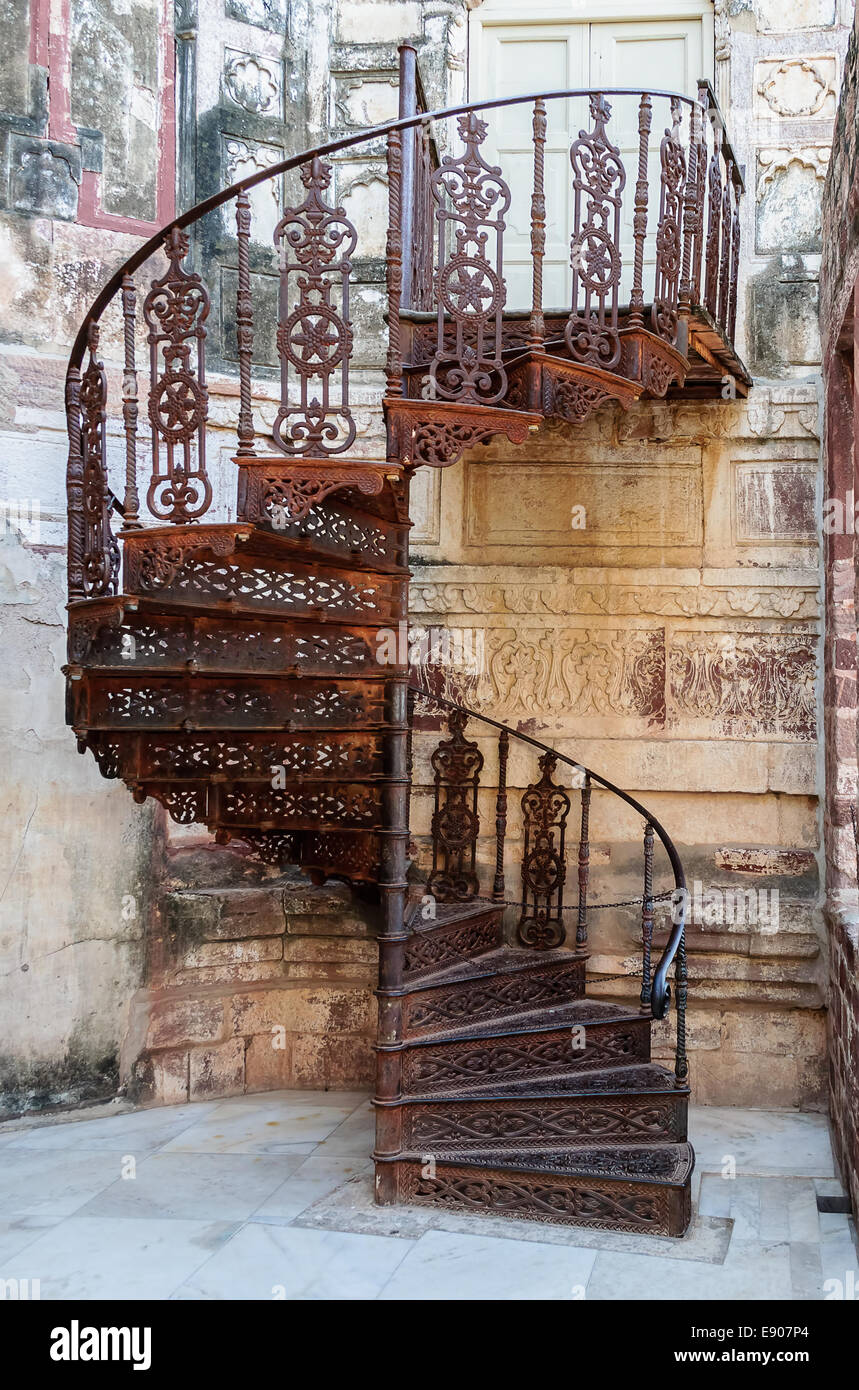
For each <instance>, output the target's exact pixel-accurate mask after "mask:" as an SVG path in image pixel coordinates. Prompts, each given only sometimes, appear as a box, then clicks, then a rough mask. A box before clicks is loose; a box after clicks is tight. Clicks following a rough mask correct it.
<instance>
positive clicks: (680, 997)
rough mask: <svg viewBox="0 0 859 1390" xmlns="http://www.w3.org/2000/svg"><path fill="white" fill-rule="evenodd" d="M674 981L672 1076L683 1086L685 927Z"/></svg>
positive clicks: (685, 1070)
mask: <svg viewBox="0 0 859 1390" xmlns="http://www.w3.org/2000/svg"><path fill="white" fill-rule="evenodd" d="M674 982H675V988H676V990H677V1051H676V1053H675V1058H674V1077H675V1080H676V1082H677V1085H678V1086H685V1085H686V1082H687V1080H688V1078H689V1062H688V1060H687V1057H686V928H685V926H684V928H683V931H682V932H681V935H680V944H679V945H678V947H677V959H676V962H675V966H674Z"/></svg>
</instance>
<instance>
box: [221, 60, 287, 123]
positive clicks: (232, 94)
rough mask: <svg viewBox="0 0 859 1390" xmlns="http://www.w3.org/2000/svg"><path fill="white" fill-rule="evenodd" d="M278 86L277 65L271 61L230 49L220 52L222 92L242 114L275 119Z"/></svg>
mask: <svg viewBox="0 0 859 1390" xmlns="http://www.w3.org/2000/svg"><path fill="white" fill-rule="evenodd" d="M282 85H283V84H282V76H281V68H280V64H279V63H277V62H275V61H274V59H271V58H261V57H259V56H258V55H257V54H254V53H240V52H238V51H237V50H236V49H234V48H227V49H225V50H224V91H225V92H226V94H227V96H228V97H229V99H230V101H233V102H235V104H236V106H240V107H241V108H242V110H243V111H250V112H251V113H252V114H253V115H256V116H274V115H279V114H280V109H281V92H282Z"/></svg>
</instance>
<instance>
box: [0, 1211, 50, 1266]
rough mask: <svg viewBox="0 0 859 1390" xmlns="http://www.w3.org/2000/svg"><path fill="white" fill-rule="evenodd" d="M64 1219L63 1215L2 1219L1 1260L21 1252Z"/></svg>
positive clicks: (0, 1231) (0, 1228) (0, 1230)
mask: <svg viewBox="0 0 859 1390" xmlns="http://www.w3.org/2000/svg"><path fill="white" fill-rule="evenodd" d="M62 1219H63V1218H62V1217H61V1216H19V1217H18V1218H17V1219H16V1220H13V1221H0V1260H5V1259H8V1258H9V1257H10V1256H12V1255H17V1254H19V1253H20V1252H21V1251H22V1250H25V1249H26V1247H27V1246H28V1245H32V1244H33V1241H34V1240H38V1239H39V1236H40V1235H43V1234H44V1232H45V1231H49V1230H50V1229H51V1228H52V1227H53V1226H56V1225H58V1224H59V1222H60V1221H62Z"/></svg>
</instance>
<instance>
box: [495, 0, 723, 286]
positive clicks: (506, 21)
mask: <svg viewBox="0 0 859 1390" xmlns="http://www.w3.org/2000/svg"><path fill="white" fill-rule="evenodd" d="M650 9H651V6H650V5H649V4H648V3H647V0H637V3H634V2H633V0H617V2H616V3H615V0H589V3H588V5H587V7H585V6H581V7H579V6H571V4H570V0H566V3H565V4H563V3H561V2H560V0H556V3H552V0H545V3H544V4H543V5H538V6H536V7H533V8H532V7H528V8H526V7H524V6H522V5H521V4H518V5H511V3H510V0H484V4H483V5H482V6H481V7H480V9H478V10H473V11H472V12H471V14H470V16H469V24H470V66H469V79H470V80H469V94H470V96H471V97H472V98H473V99H475V100H481V99H486V100H492V99H495V98H499V97H509V96H517V95H519V94H521V93H525V92H529V91H543V92H548V91H554V90H558V89H563V88H571V87H583V88H594V87H597V88H598V87H638V88H641V87H646V88H648V89H649V90H651V91H653V90H663V91H672V92H681V93H684V94H686V95H688V96H694V95H695V92H696V89H697V82H698V78H699V77H702V76H707V75H711V73H712V65H713V59H712V49H713V42H712V37H713V36H712V29H713V23H712V6H711V4H710V0H662V4H661V5H659V4H657V5H656V7H655V14H653V16H652V17H651V15H650V13H649V11H650ZM582 10H586V13H587V14H588V16H589V17H588V19H587V20H586V19H584V18H582V17H581V12H582ZM660 14H668V15H669V16H671V17H668V18H660V17H659V16H660ZM639 15H641V16H642V17H641V18H634V17H633V16H639ZM603 16H604V17H603ZM611 104H612V109H613V115H612V120H611V124H610V128H609V134H610V136H611V138H612V140H613V141H614V143H615V144H618V145H619V146H620V149H621V154H622V157H623V161H624V166H625V168H626V174H627V190H626V192H625V195H624V207H623V225H622V254H623V280H622V285H621V302H623V301H625V300H626V299H628V297H629V287H630V281H631V275H632V211H633V193H634V183H635V179H636V175H637V167H638V102H637V99H636V98H632V97H618V98H613V99H611ZM668 117H669V108H668V102H667V101H660V102H656V101H655V102H654V109H653V130H652V136H651V146H652V155H651V160H650V200H649V201H650V209H651V211H650V217H649V235H648V242H647V248H646V257H645V263H646V267H647V269H646V271H645V277H646V278H645V285H646V286H647V285H648V283H649V281H651V280H652V273H651V274H650V275H648V273H647V271H648V270H649V268H650V267H651V266H652V264H653V257H654V246H653V238H654V235H655V227H656V218H657V214H658V207H659V153H658V151H659V140H660V139H661V137H662V132H663V130H664V129H665V126H666V124H667V122H668ZM531 118H532V109H531V107H530V105H528V104H524V105H522V106H517V107H513V108H510V109H508V110H506V111H495V112H491V113H490V114H489V116H488V121H489V137H488V139H487V142H486V147H485V149H486V154H487V158H490V159H491V160H492V161H493V162H496V163H498V164H500V165H501V167H502V170H503V173H504V177H505V179H506V180H507V182H508V183H509V185H510V188H511V191H512V195H513V198H512V203H511V207H510V211H509V213H508V219H507V220H508V229H507V231H506V233H505V237H504V265H505V278H506V280H507V294H508V299H507V302H508V306H509V307H510V308H511V309H513V308H517V309H518V308H527V307H528V306H529V304H530V301H531V253H530V213H531V184H532V178H533V157H534V152H533V145H532V142H531ZM687 122H688V108H685V110H684V121H683V128H684V134H685V133H686V132H687V130H688V126H687ZM589 125H590V119H589V116H588V110H587V103H586V101H584V99H571V100H568V101H553V102H549V103H548V128H547V138H546V177H545V183H546V215H547V217H546V220H547V228H546V230H547V238H546V257H545V262H544V272H543V285H544V289H543V303H544V305H545V307H546V308H547V309H549V308H557V309H565V308H566V307H568V302H569V296H570V288H571V272H570V233H571V226H572V174H571V168H570V157H569V152H570V145H571V144H572V142H573V140H575V139H576V138H577V137H578V135H579V132H580V131H581V130H582V129H587V128H589Z"/></svg>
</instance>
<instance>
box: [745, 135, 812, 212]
mask: <svg viewBox="0 0 859 1390" xmlns="http://www.w3.org/2000/svg"><path fill="white" fill-rule="evenodd" d="M830 153H831V149H830V146H829V145H807V146H804V147H803V148H801V149H797V148H796V147H793V148H790V147H787V146H782V147H781V148H779V149H773V148H769V149H763V150H759V151H758V164H759V166H760V174H759V177H758V187H757V193H756V197H757V199H758V202H760V200H761V198H762V197H763V195H764V194H765V193H766V191H767V188H768V187H769V185H770V184H771V183H772V182H773V180H774V179H775V178H776V176H777V175H778V174H780V173H784V171H785V170H786V169H788V168H789V167H790V165H791V164H799V165H801V166H802V168H804V169H813V170H814V173H815V174H816V176H817V178H818V179H819V180H820V181H821V182H823V180H824V179H825V178H826V168H827V165H828V163H829V156H830Z"/></svg>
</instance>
